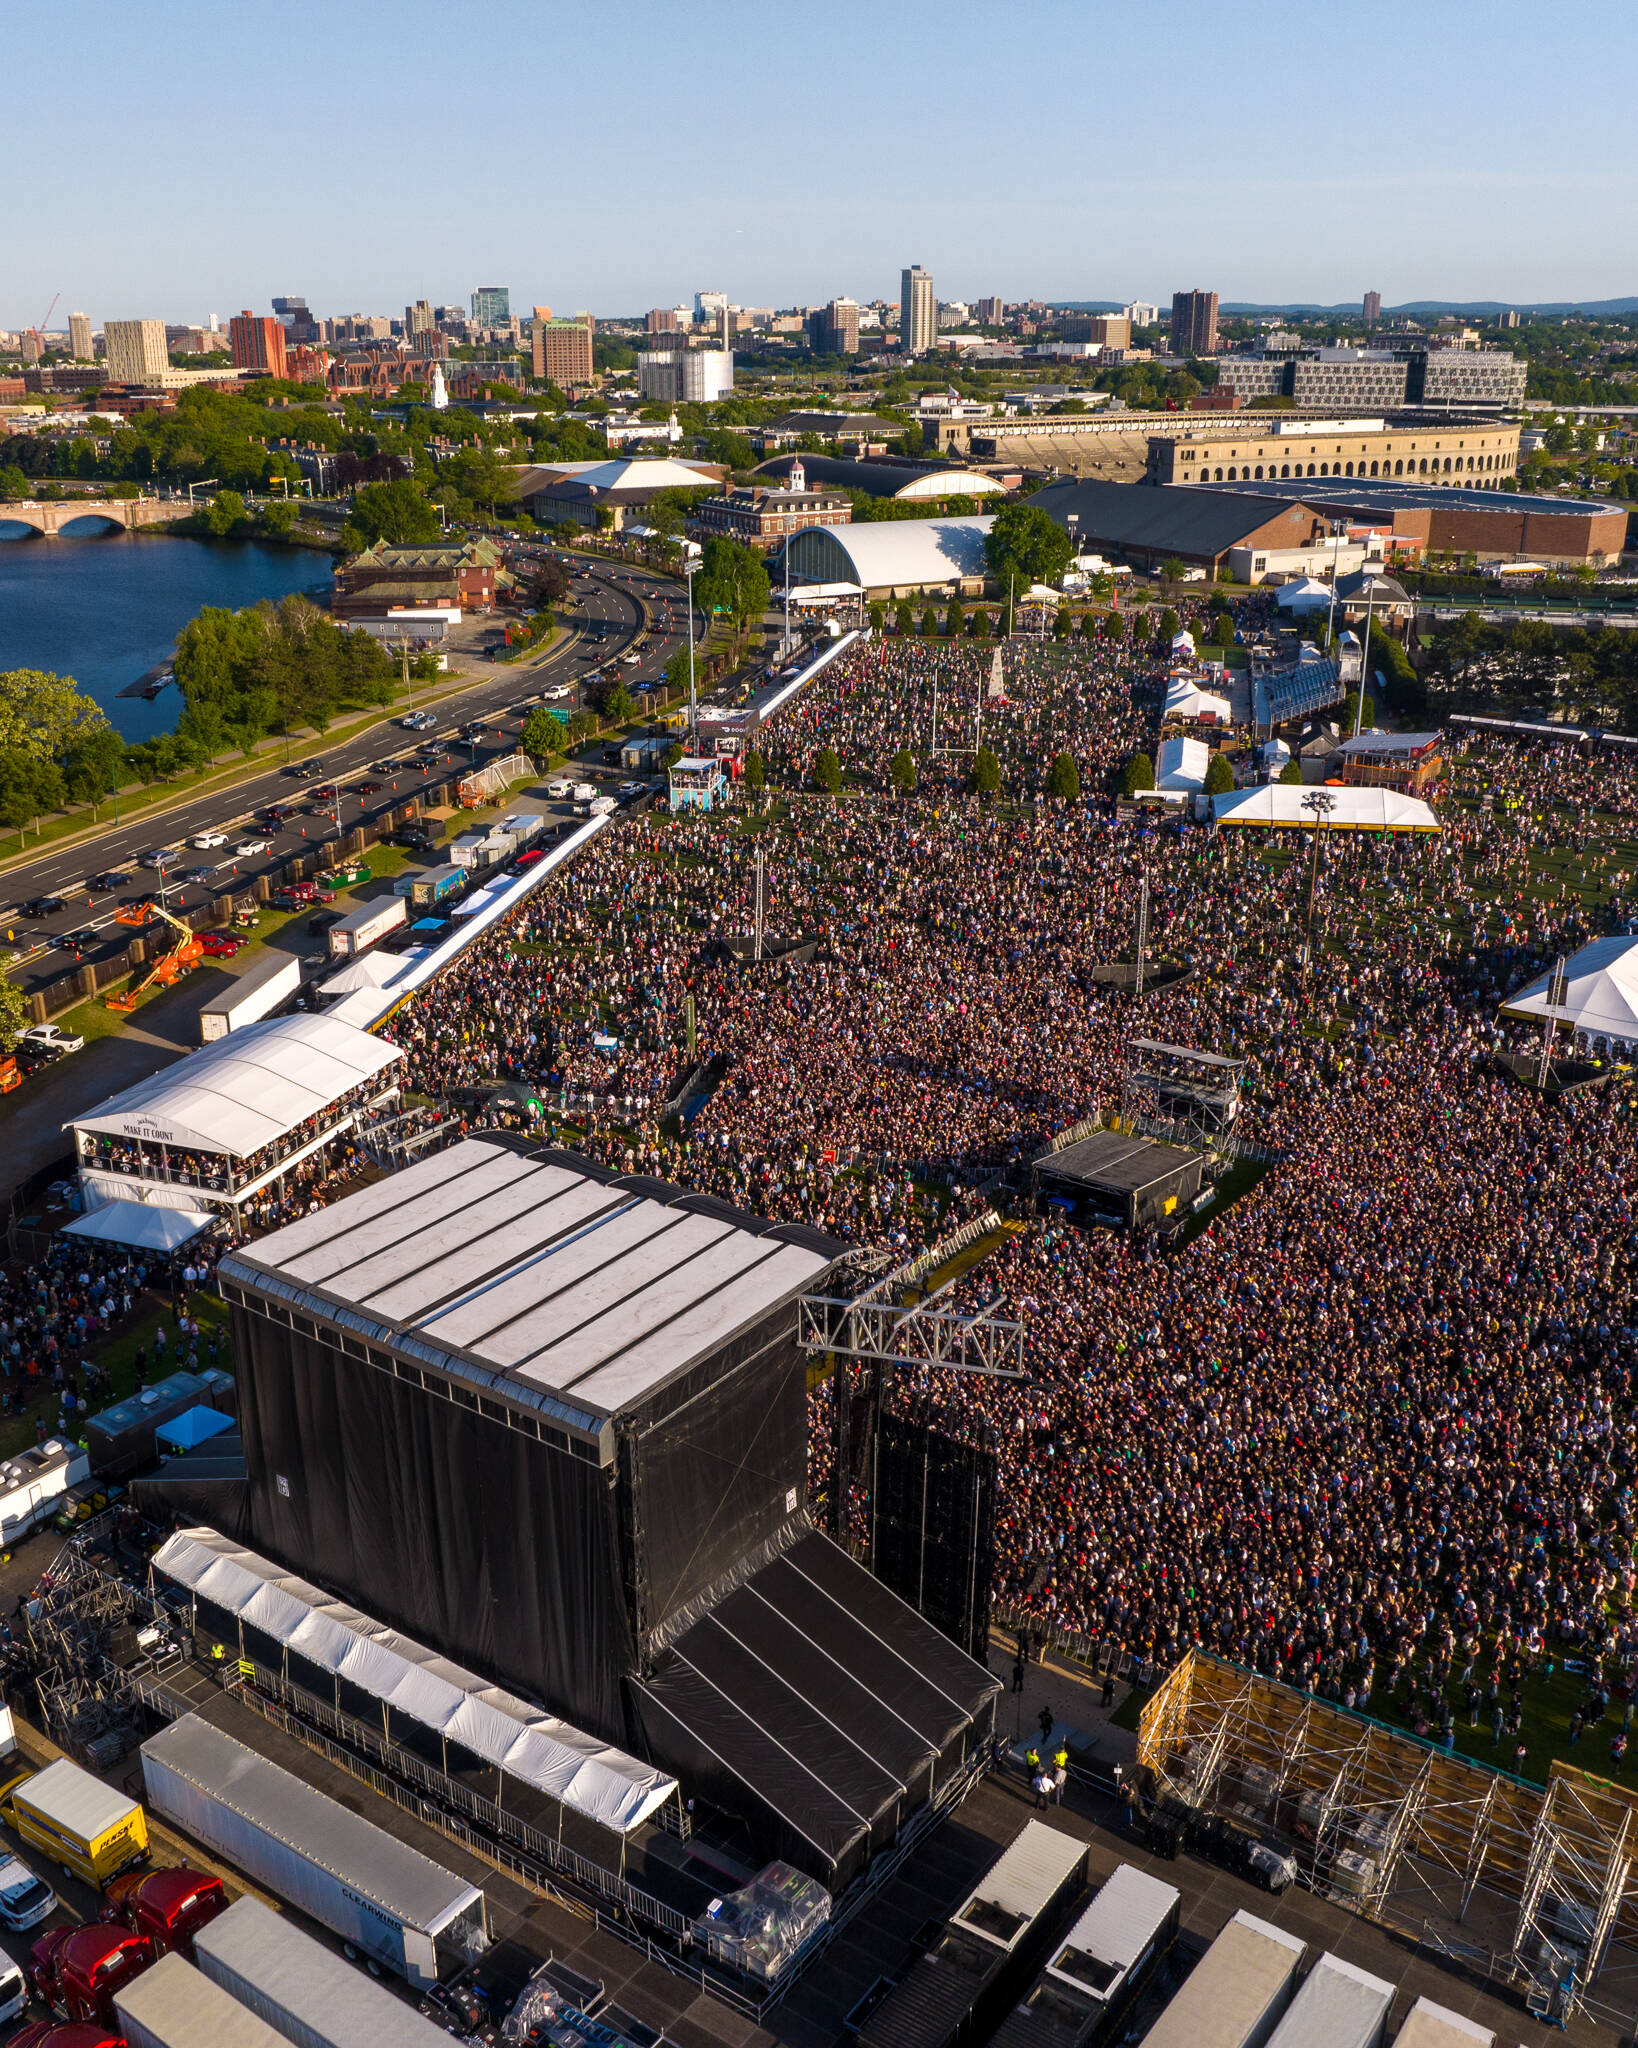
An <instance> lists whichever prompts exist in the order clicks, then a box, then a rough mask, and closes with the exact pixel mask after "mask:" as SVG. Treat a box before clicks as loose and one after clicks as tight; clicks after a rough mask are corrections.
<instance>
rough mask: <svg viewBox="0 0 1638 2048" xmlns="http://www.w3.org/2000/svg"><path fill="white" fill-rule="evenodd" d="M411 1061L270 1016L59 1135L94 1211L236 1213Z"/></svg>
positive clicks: (351, 1037) (350, 1033) (373, 1044)
mask: <svg viewBox="0 0 1638 2048" xmlns="http://www.w3.org/2000/svg"><path fill="white" fill-rule="evenodd" d="M403 1060H404V1054H403V1052H402V1051H401V1050H400V1049H399V1047H397V1046H395V1045H388V1044H386V1043H384V1042H383V1041H382V1040H381V1039H379V1038H372V1037H371V1036H370V1035H369V1033H368V1032H366V1031H359V1030H355V1029H354V1028H353V1027H352V1026H351V1025H349V1024H343V1023H340V1022H338V1021H337V1020H336V1019H335V1018H334V1017H312V1016H303V1015H296V1016H291V1017H266V1018H263V1019H262V1020H261V1021H260V1022H259V1023H255V1024H247V1025H246V1026H245V1027H244V1028H243V1030H240V1031H234V1032H230V1033H229V1034H228V1036H227V1037H226V1038H218V1039H214V1040H213V1041H212V1042H211V1043H210V1044H209V1045H206V1046H202V1047H201V1048H200V1050H199V1051H198V1052H195V1053H190V1054H189V1056H188V1057H187V1058H186V1059H184V1060H178V1061H177V1062H176V1064H175V1065H174V1066H169V1067H162V1068H161V1069H160V1071H159V1072H158V1073H157V1074H151V1075H150V1076H149V1077H148V1079H147V1080H145V1081H138V1082H137V1083H136V1085H135V1086H134V1087H131V1088H127V1089H125V1090H124V1091H123V1093H121V1094H119V1095H114V1096H110V1097H109V1099H108V1100H107V1101H106V1102H100V1103H98V1104H97V1106H96V1107H95V1108H94V1109H91V1110H88V1111H87V1112H86V1113H85V1114H84V1115H83V1116H77V1117H74V1118H72V1119H71V1120H70V1122H69V1123H68V1124H66V1125H65V1126H64V1128H65V1129H68V1130H72V1132H73V1133H74V1146H75V1153H76V1156H77V1158H78V1159H79V1162H80V1184H81V1186H82V1188H83V1189H84V1191H85V1205H86V1208H87V1210H95V1209H97V1208H100V1207H101V1206H102V1204H103V1203H105V1202H117V1201H133V1202H148V1203H152V1204H154V1205H156V1206H158V1207H162V1208H173V1209H190V1210H199V1209H208V1210H214V1211H218V1212H225V1213H226V1214H228V1215H229V1216H233V1215H235V1214H237V1211H238V1208H239V1205H240V1204H241V1203H243V1202H245V1201H247V1200H249V1199H250V1198H251V1197H252V1196H254V1195H256V1194H259V1193H260V1192H261V1191H262V1190H263V1189H264V1188H267V1187H269V1186H272V1185H274V1184H276V1183H277V1182H278V1181H279V1180H280V1178H281V1177H282V1176H283V1175H284V1174H286V1173H288V1172H289V1171H290V1170H291V1168H292V1167H294V1166H296V1165H298V1164H299V1163H300V1162H301V1161H302V1160H303V1159H306V1158H307V1157H308V1156H309V1155H310V1154H312V1153H314V1152H317V1151H319V1150H321V1149H322V1147H323V1146H325V1145H326V1144H328V1143H329V1142H330V1141H331V1140H332V1139H333V1138H335V1137H337V1136H339V1135H340V1134H341V1133H343V1132H345V1131H347V1130H349V1129H351V1127H352V1125H353V1123H354V1122H355V1120H356V1118H357V1114H358V1111H359V1110H360V1109H361V1108H362V1107H365V1106H367V1105H369V1104H373V1103H376V1102H380V1101H382V1100H384V1099H386V1098H388V1097H390V1096H392V1095H395V1094H396V1093H397V1090H398V1070H399V1068H400V1067H401V1066H402V1064H403Z"/></svg>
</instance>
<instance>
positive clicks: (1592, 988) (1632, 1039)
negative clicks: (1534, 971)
mask: <svg viewBox="0 0 1638 2048" xmlns="http://www.w3.org/2000/svg"><path fill="white" fill-rule="evenodd" d="M1551 981H1552V976H1551V975H1549V974H1541V975H1538V976H1537V977H1536V979H1535V980H1534V981H1531V982H1527V983H1526V984H1525V986H1524V987H1523V988H1521V989H1520V990H1519V991H1518V993H1517V994H1516V995H1511V996H1509V997H1508V998H1507V1000H1506V1002H1504V1003H1503V1004H1502V1006H1501V1014H1502V1015H1503V1016H1504V1017H1518V1018H1523V1019H1527V1020H1528V1021H1529V1022H1531V1023H1536V1024H1539V1023H1540V1022H1541V1021H1542V1020H1543V1019H1544V1018H1546V1017H1549V1016H1550V1017H1552V1018H1553V1019H1554V1020H1555V1022H1557V1023H1560V1024H1568V1025H1569V1027H1570V1029H1571V1030H1572V1031H1573V1032H1575V1033H1576V1034H1577V1036H1584V1037H1586V1038H1587V1039H1588V1040H1589V1041H1592V1040H1596V1039H1600V1038H1601V1039H1603V1040H1604V1041H1605V1042H1606V1043H1607V1044H1608V1045H1611V1046H1630V1045H1638V939H1623V938H1611V939H1594V940H1593V942H1592V944H1591V945H1590V946H1583V947H1582V948H1581V950H1580V951H1579V952H1578V953H1572V954H1571V955H1570V957H1569V959H1568V960H1566V961H1565V963H1564V1000H1563V1002H1562V1003H1559V1004H1556V1005H1555V1004H1549V1002H1548V999H1547V998H1548V992H1549V987H1550V984H1551Z"/></svg>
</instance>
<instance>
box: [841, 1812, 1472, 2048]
mask: <svg viewBox="0 0 1638 2048" xmlns="http://www.w3.org/2000/svg"><path fill="white" fill-rule="evenodd" d="M1087 1856H1088V1852H1087V1845H1086V1844H1085V1843H1084V1842H1079V1841H1076V1840H1075V1839H1074V1837H1073V1836H1071V1835H1068V1834H1066V1833H1064V1832H1063V1831H1062V1830H1061V1829H1059V1828H1055V1827H1052V1826H1049V1825H1047V1824H1046V1823H1045V1822H1042V1821H1030V1822H1028V1823H1027V1824H1026V1825H1025V1827H1024V1829H1023V1831H1022V1832H1021V1833H1020V1834H1019V1835H1018V1837H1017V1838H1016V1840H1015V1841H1014V1842H1013V1843H1012V1844H1011V1846H1010V1847H1009V1848H1007V1849H1005V1850H1003V1851H1002V1853H1001V1855H1000V1856H999V1857H998V1858H997V1859H996V1861H995V1862H994V1863H993V1864H992V1865H991V1866H990V1868H989V1869H988V1870H987V1871H986V1872H985V1874H984V1876H983V1877H982V1878H981V1879H980V1880H979V1882H978V1883H977V1884H976V1885H975V1886H974V1887H973V1889H972V1891H971V1892H969V1893H968V1895H967V1897H966V1898H965V1899H964V1900H963V1901H962V1903H961V1905H960V1906H959V1907H958V1908H957V1909H956V1911H955V1913H954V1914H953V1915H952V1916H951V1917H950V1919H949V1920H948V1921H946V1922H945V1924H944V1926H943V1928H942V1930H941V1931H940V1933H939V1935H938V1937H937V1939H936V1940H935V1941H934V1942H933V1944H932V1946H931V1947H930V1948H929V1949H928V1950H927V1951H926V1952H925V1954H923V1955H922V1956H921V1957H920V1958H919V1959H918V1960H917V1962H916V1963H915V1964H914V1965H913V1966H912V1968H911V1969H910V1970H909V1972H908V1973H907V1974H906V1976H905V1977H904V1978H903V1980H902V1981H901V1982H900V1983H899V1984H898V1985H896V1986H895V1987H894V1988H893V1989H892V1990H891V1991H890V1992H889V1993H888V1995H887V1996H886V1997H885V1998H884V1999H882V2000H881V2002H880V2003H879V2004H877V2005H876V2007H875V2008H874V2010H873V2011H872V2012H871V2013H870V2014H869V2016H868V2017H867V2018H866V2019H865V2020H864V2021H863V2023H862V2024H861V2025H860V2027H859V2035H858V2038H859V2043H860V2048H978V2044H980V2043H983V2042H993V2044H994V2048H1109V2044H1113V2043H1115V2042H1117V2041H1122V2040H1125V2039H1127V2038H1129V2029H1130V2027H1131V2026H1132V2024H1133V2021H1134V2019H1135V2017H1136V2008H1137V2005H1138V2002H1139V2000H1140V1999H1141V1998H1142V1996H1143V1994H1144V1992H1145V1990H1146V1989H1147V1988H1148V1987H1149V1986H1150V1983H1151V1979H1153V1977H1154V1976H1155V1973H1156V1971H1157V1970H1158V1968H1159V1967H1160V1965H1161V1964H1162V1962H1163V1961H1165V1960H1166V1959H1167V1957H1168V1955H1169V1953H1170V1951H1171V1950H1172V1945H1173V1943H1174V1941H1175V1939H1176V1936H1177V1930H1178V1914H1179V1909H1180V1906H1181V1898H1180V1895H1179V1893H1178V1891H1177V1890H1176V1888H1175V1887H1174V1886H1172V1885H1169V1884H1166V1883H1163V1882H1162V1881H1161V1880H1160V1879H1159V1878H1156V1877H1152V1876H1150V1875H1149V1874H1148V1873H1147V1872H1145V1871H1141V1870H1138V1869H1136V1868H1135V1867H1134V1866H1133V1865H1131V1864H1129V1863H1123V1864H1121V1865H1119V1866H1118V1867H1117V1869H1116V1870H1115V1871H1114V1872H1113V1874H1112V1875H1111V1876H1110V1877H1109V1878H1108V1879H1107V1880H1106V1881H1105V1882H1104V1883H1103V1884H1102V1885H1100V1886H1098V1887H1097V1889H1096V1890H1095V1891H1094V1893H1093V1894H1092V1896H1091V1897H1090V1899H1088V1898H1087V1897H1086V1888H1087ZM1306 1956H1307V1949H1306V1945H1305V1943H1304V1942H1303V1941H1302V1940H1301V1938H1300V1937H1299V1936H1297V1935H1295V1934H1291V1933H1288V1932H1287V1931H1286V1930H1285V1929H1283V1928H1280V1927H1275V1926H1272V1925H1271V1924H1270V1923H1269V1922H1267V1921H1264V1920H1259V1919H1257V1918H1256V1917H1255V1916H1254V1915H1252V1914H1250V1913H1245V1912H1240V1913H1236V1914H1235V1916H1234V1918H1233V1919H1232V1920H1231V1921H1230V1922H1229V1923H1228V1925H1227V1926H1226V1927H1225V1928H1224V1929H1223V1931H1222V1932H1221V1933H1220V1934H1219V1935H1218V1937H1217V1939H1216V1940H1215V1941H1214V1942H1213V1943H1212V1945H1211V1947H1210V1948H1209V1949H1208V1950H1207V1951H1206V1953H1205V1955H1204V1956H1203V1957H1202V1958H1201V1960H1200V1962H1199V1963H1198V1964H1197V1965H1196V1966H1195V1968H1194V1969H1193V1970H1192V1971H1190V1973H1189V1974H1188V1976H1187V1977H1186V1978H1185V1979H1184V1981H1183V1983H1182V1985H1181V1988H1180V1989H1179V1990H1178V1991H1177V1992H1176V1993H1175V1994H1174V1995H1173V1996H1172V1998H1171V1999H1170V2000H1169V2001H1168V2002H1167V2004H1166V2006H1165V2008H1164V2010H1163V2011H1162V2012H1161V2013H1160V2014H1159V2015H1158V2017H1157V2018H1156V2019H1155V2020H1154V2022H1153V2024H1152V2025H1151V2026H1149V2028H1148V2030H1147V2032H1145V2033H1144V2034H1143V2036H1142V2039H1143V2042H1144V2048H1388V2044H1389V2042H1390V2039H1391V2041H1392V2048H1494V2043H1495V2035H1494V2034H1493V2033H1492V2032H1491V2031H1490V2030H1489V2029H1488V2028H1486V2027H1482V2026H1480V2025H1479V2024H1478V2023H1477V2022H1475V2021H1473V2020H1470V2019H1467V2018H1464V2017H1463V2016H1462V2015H1460V2014H1458V2013H1454V2012H1450V2011H1447V2010H1446V2009H1445V2008H1444V2007H1443V2006H1439V2005H1435V2004H1434V2003H1433V2002H1432V2001H1431V2000H1429V1999H1426V1998H1422V1999H1419V2000H1418V2001H1417V2003H1416V2005H1415V2006H1414V2007H1413V2008H1412V2010H1411V2011H1410V2012H1409V2014H1407V2015H1406V2017H1405V2019H1404V2021H1403V2024H1401V2025H1400V2027H1399V2028H1398V2030H1397V2032H1395V2033H1393V2034H1392V2035H1391V2036H1390V2031H1389V2029H1390V2023H1391V2019H1392V2012H1393V2005H1394V2000H1395V1996H1396V1993H1395V1988H1394V1986H1393V1985H1392V1984H1390V1983H1388V1982H1387V1981H1386V1980H1385V1979H1383V1978H1380V1977H1374V1976H1372V1975H1371V1974H1370V1973H1369V1972H1368V1971H1365V1970H1362V1969H1359V1968H1358V1967H1357V1966H1356V1965H1354V1964H1352V1963H1348V1962H1344V1961H1343V1960H1342V1958H1341V1957H1340V1956H1333V1955H1321V1956H1320V1957H1319V1958H1318V1959H1317V1960H1316V1961H1315V1962H1314V1964H1313V1966H1312V1967H1311V1968H1310V1969H1308V1970H1307V1972H1306V1974H1305V1973H1304V1968H1303V1965H1304V1962H1305V1960H1306Z"/></svg>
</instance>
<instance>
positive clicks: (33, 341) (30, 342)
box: [22, 327, 45, 370]
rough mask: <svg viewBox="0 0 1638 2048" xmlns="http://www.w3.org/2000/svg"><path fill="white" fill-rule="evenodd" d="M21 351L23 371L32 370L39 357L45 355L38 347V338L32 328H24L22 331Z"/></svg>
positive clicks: (39, 346)
mask: <svg viewBox="0 0 1638 2048" xmlns="http://www.w3.org/2000/svg"><path fill="white" fill-rule="evenodd" d="M22 350H23V368H24V369H25V370H32V369H33V368H34V367H35V365H36V364H37V363H38V362H39V360H40V358H41V356H42V355H44V354H45V350H44V349H43V348H42V347H41V345H40V337H39V335H37V334H36V333H35V331H34V329H33V328H32V327H25V328H24V329H23V333H22Z"/></svg>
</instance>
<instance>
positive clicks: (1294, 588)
mask: <svg viewBox="0 0 1638 2048" xmlns="http://www.w3.org/2000/svg"><path fill="white" fill-rule="evenodd" d="M1274 602H1275V604H1276V605H1278V606H1279V608H1280V610H1281V611H1282V612H1297V613H1303V612H1322V611H1325V610H1327V609H1328V607H1329V606H1330V603H1331V586H1330V584H1329V583H1319V582H1316V581H1315V579H1314V578H1313V577H1312V576H1294V577H1293V578H1292V579H1291V581H1290V582H1289V583H1282V584H1281V585H1280V586H1279V588H1278V589H1277V590H1276V591H1275V593H1274Z"/></svg>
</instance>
